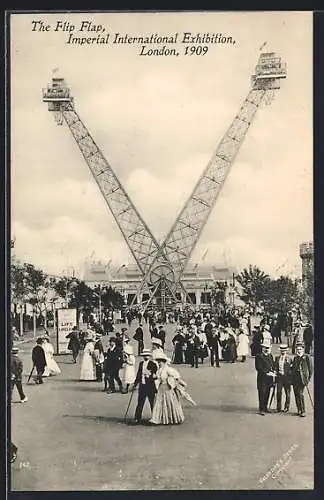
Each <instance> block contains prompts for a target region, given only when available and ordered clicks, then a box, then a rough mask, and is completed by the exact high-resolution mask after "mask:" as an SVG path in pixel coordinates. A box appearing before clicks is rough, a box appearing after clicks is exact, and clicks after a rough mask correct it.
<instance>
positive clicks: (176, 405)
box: [150, 384, 184, 425]
mask: <svg viewBox="0 0 324 500" xmlns="http://www.w3.org/2000/svg"><path fill="white" fill-rule="evenodd" d="M183 421H184V414H183V411H182V406H181V402H180V399H179V396H178V395H177V393H176V392H175V390H174V389H171V388H170V387H169V386H168V385H167V384H161V385H160V387H159V389H158V392H157V394H156V398H155V403H154V407H153V411H152V418H151V420H150V422H151V423H152V424H156V425H159V424H162V425H168V424H181V423H182V422H183Z"/></svg>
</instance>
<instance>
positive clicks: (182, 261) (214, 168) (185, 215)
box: [159, 90, 266, 281]
mask: <svg viewBox="0 0 324 500" xmlns="http://www.w3.org/2000/svg"><path fill="white" fill-rule="evenodd" d="M265 93H266V91H265V90H251V91H250V93H249V95H248V96H247V98H246V99H245V101H244V103H243V105H242V107H241V109H240V111H239V113H238V114H237V116H236V117H235V119H234V121H233V123H232V124H231V126H230V127H229V129H228V130H227V132H226V133H225V135H224V137H223V139H222V140H221V142H220V144H219V146H218V148H217V151H216V153H215V154H214V156H213V157H212V159H211V160H210V162H209V163H208V165H207V167H206V169H205V171H204V172H203V174H202V176H201V177H200V179H199V181H198V182H197V184H196V186H195V187H194V189H193V191H192V193H191V195H190V197H189V199H188V200H187V202H186V204H185V206H184V207H183V209H182V211H181V212H180V214H179V216H178V218H177V220H176V222H175V223H174V225H173V226H172V228H171V230H170V232H169V234H168V235H167V237H166V239H165V242H164V243H163V245H162V247H161V252H163V253H164V254H165V255H166V256H167V258H168V260H169V261H170V263H171V265H172V267H173V270H174V272H175V276H176V281H179V279H180V277H181V275H182V273H183V271H184V269H185V266H186V264H187V262H188V259H189V258H190V255H191V254H192V252H193V250H194V248H195V245H196V243H197V241H198V239H199V236H200V234H201V232H202V230H203V228H204V226H205V224H206V223H207V220H208V217H209V215H210V214H211V212H212V209H213V207H214V205H215V203H216V200H217V197H218V195H219V193H220V191H221V189H222V187H223V184H224V182H225V180H226V177H227V175H228V174H229V172H230V169H231V166H232V164H233V162H234V160H235V157H236V155H237V153H238V151H239V149H240V147H241V145H242V143H243V140H244V138H245V136H246V133H247V131H248V129H249V127H250V125H251V123H252V121H253V119H254V117H255V114H256V111H257V109H258V107H259V106H260V104H261V102H262V100H263V98H264V95H265ZM159 258H160V257H159Z"/></svg>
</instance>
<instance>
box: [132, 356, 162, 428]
mask: <svg viewBox="0 0 324 500" xmlns="http://www.w3.org/2000/svg"><path fill="white" fill-rule="evenodd" d="M142 356H143V358H144V361H141V362H140V364H139V366H138V370H137V374H136V378H135V382H134V389H135V387H136V386H137V385H138V402H137V406H136V410H135V423H136V424H138V423H139V422H140V420H141V418H142V412H143V408H144V404H145V401H146V398H147V399H148V400H149V403H150V407H151V411H152V410H153V405H154V399H155V394H156V385H155V375H156V372H157V369H158V367H157V364H156V363H155V362H154V361H153V360H152V359H151V357H152V353H151V351H150V350H149V349H144V350H143V351H142Z"/></svg>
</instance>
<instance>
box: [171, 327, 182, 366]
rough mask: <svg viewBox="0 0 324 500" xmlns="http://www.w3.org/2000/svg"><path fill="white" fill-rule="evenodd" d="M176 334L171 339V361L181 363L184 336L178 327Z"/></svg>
mask: <svg viewBox="0 0 324 500" xmlns="http://www.w3.org/2000/svg"><path fill="white" fill-rule="evenodd" d="M177 332H178V333H177V334H176V335H175V336H174V337H173V339H172V344H173V345H174V358H173V363H175V364H177V365H180V364H182V363H183V347H184V344H185V337H184V335H183V334H182V331H181V330H180V329H177Z"/></svg>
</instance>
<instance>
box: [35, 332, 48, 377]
mask: <svg viewBox="0 0 324 500" xmlns="http://www.w3.org/2000/svg"><path fill="white" fill-rule="evenodd" d="M42 344H43V339H42V338H41V337H39V338H38V339H37V340H36V345H35V347H34V348H33V350H32V360H33V364H34V365H35V367H36V374H37V375H36V380H35V382H36V384H43V383H44V382H43V374H44V371H45V366H46V358H45V352H44V349H43V347H42Z"/></svg>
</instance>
